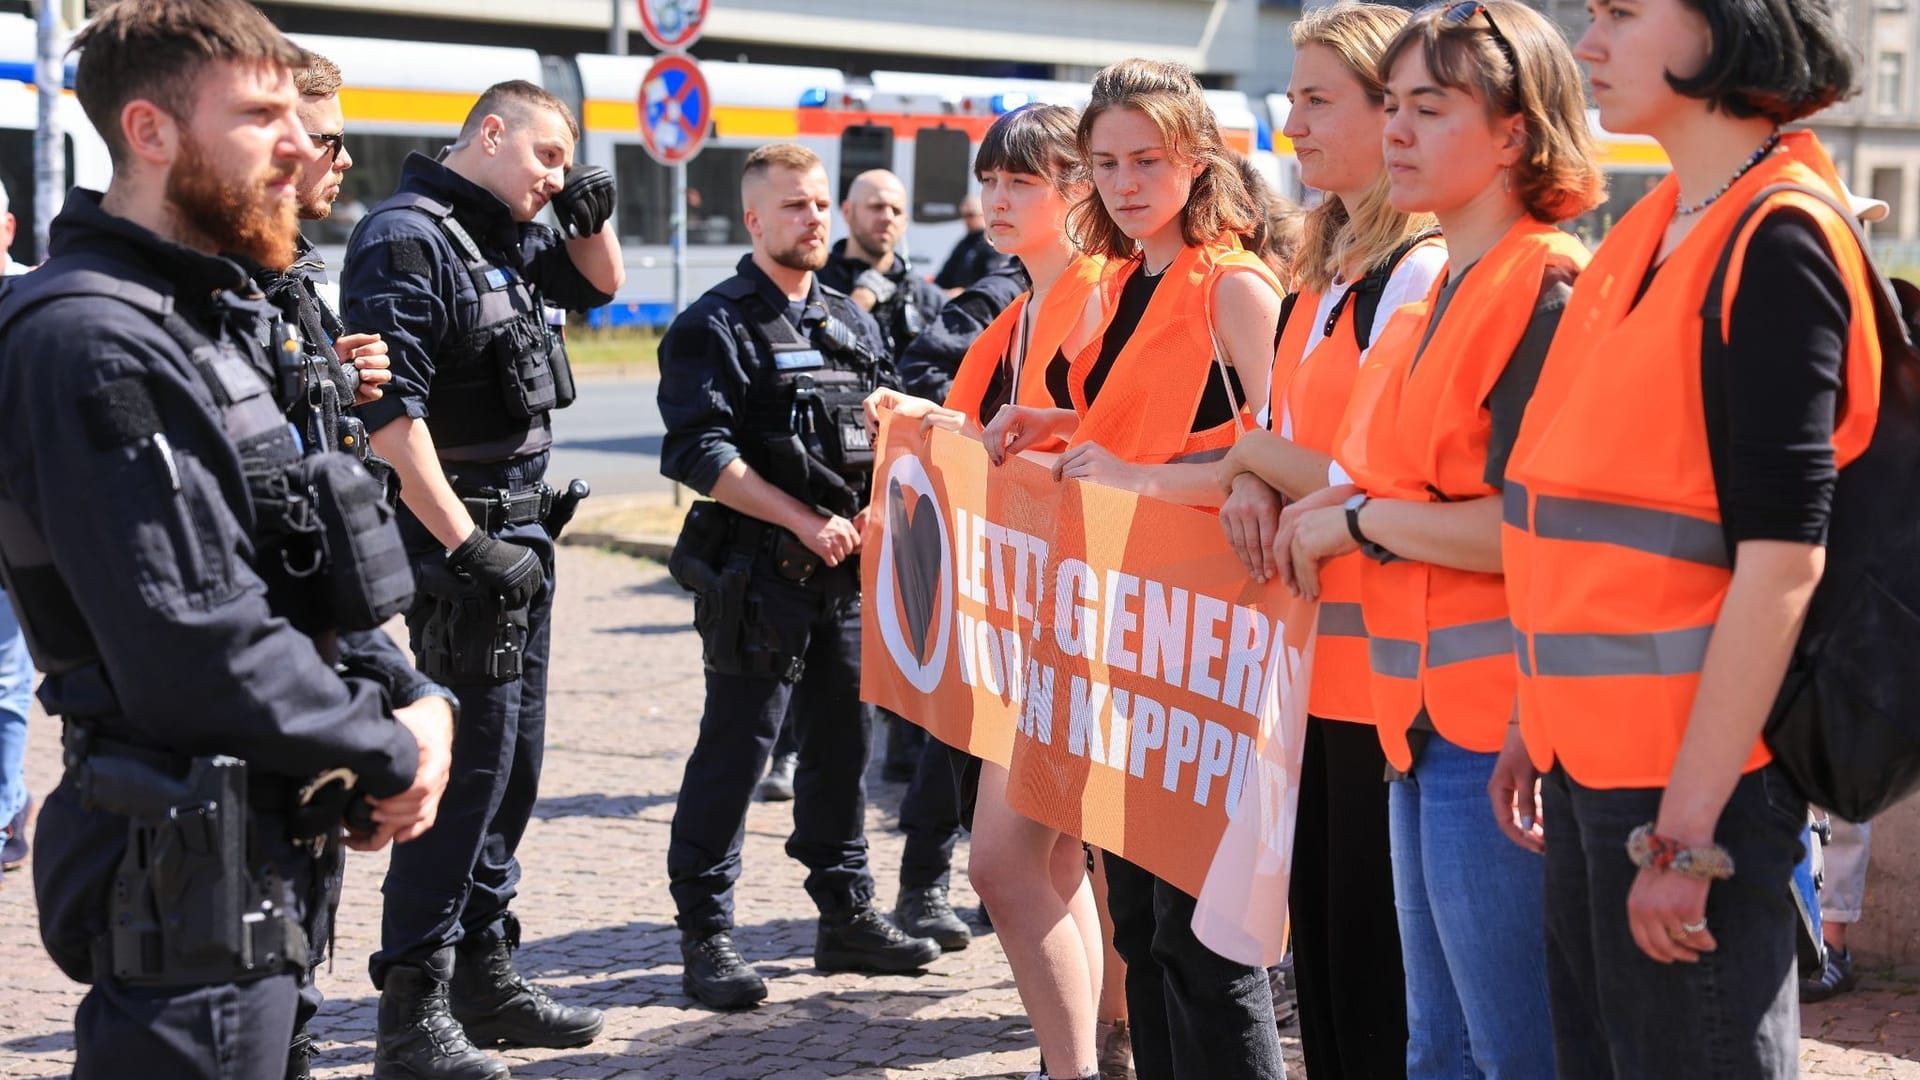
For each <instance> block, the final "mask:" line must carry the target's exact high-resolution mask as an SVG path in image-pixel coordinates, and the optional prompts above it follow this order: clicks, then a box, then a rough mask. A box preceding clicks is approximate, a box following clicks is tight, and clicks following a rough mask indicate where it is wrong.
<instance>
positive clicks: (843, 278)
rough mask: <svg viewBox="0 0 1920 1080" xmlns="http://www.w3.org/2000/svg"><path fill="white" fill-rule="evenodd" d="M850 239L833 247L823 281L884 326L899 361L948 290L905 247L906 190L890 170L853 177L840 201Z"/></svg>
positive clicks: (888, 347)
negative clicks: (917, 265) (917, 264)
mask: <svg viewBox="0 0 1920 1080" xmlns="http://www.w3.org/2000/svg"><path fill="white" fill-rule="evenodd" d="M840 216H841V217H843V218H845V219H846V221H847V236H848V239H846V240H841V241H839V242H837V243H835V244H834V245H833V251H832V253H831V254H830V255H829V256H828V258H827V265H825V266H823V267H821V268H820V284H822V285H825V286H826V287H827V288H829V289H834V290H837V291H839V292H843V293H846V294H847V295H848V296H849V297H851V298H852V299H853V302H854V303H856V304H858V305H860V306H861V307H862V308H864V309H865V310H866V311H868V312H870V313H871V314H872V315H873V321H874V322H876V323H879V324H880V337H881V340H882V341H884V342H885V343H886V355H887V359H888V360H892V361H896V362H897V361H898V360H899V359H900V355H901V354H902V353H904V352H906V350H907V346H909V345H911V344H913V339H914V338H916V337H919V336H920V333H921V331H923V330H925V329H926V328H927V327H928V326H929V325H931V324H932V323H933V320H934V319H935V318H936V317H938V316H939V314H940V307H941V305H943V304H945V303H946V302H947V294H946V293H945V292H944V291H942V290H941V288H940V287H939V286H938V285H935V284H934V283H932V282H931V281H928V280H927V279H926V278H925V277H923V276H921V275H920V274H918V273H916V272H915V271H914V267H913V260H911V259H909V258H907V256H906V253H905V252H903V251H901V250H900V241H901V240H902V239H903V238H904V237H905V236H906V234H907V189H906V187H905V185H903V184H901V183H900V178H899V177H897V176H895V175H893V174H892V173H891V172H888V171H887V170H885V169H869V170H867V171H866V172H863V173H861V174H860V175H859V176H856V177H854V178H853V183H852V184H851V185H849V186H848V188H847V197H846V200H845V201H844V202H842V203H841V204H840Z"/></svg>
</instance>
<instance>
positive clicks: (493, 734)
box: [371, 454, 555, 986]
mask: <svg viewBox="0 0 1920 1080" xmlns="http://www.w3.org/2000/svg"><path fill="white" fill-rule="evenodd" d="M546 464H547V455H545V454H538V455H535V456H533V457H530V458H527V459H525V460H524V461H517V462H511V463H506V464H501V465H491V466H483V465H462V466H460V483H461V486H462V488H463V489H464V488H465V486H466V485H468V484H486V485H493V486H500V487H513V488H518V487H523V486H526V485H529V484H534V483H538V482H539V480H540V477H541V474H542V473H544V472H545V471H546ZM400 522H401V535H402V536H403V537H404V538H405V539H406V541H407V549H408V551H409V552H412V553H416V557H418V553H420V552H422V551H423V550H424V551H429V552H430V551H432V550H436V549H437V548H438V545H437V542H436V541H434V540H433V539H432V538H431V537H430V536H426V535H425V529H424V528H423V527H422V526H421V525H420V524H419V522H418V521H417V520H415V519H414V517H413V515H411V514H408V513H405V512H403V513H401V515H400ZM493 535H494V536H495V537H497V538H499V539H502V540H509V541H512V542H513V543H516V544H524V545H526V546H527V547H529V548H531V549H532V550H533V552H534V553H535V554H536V555H538V556H539V557H540V562H541V564H542V565H543V567H544V568H545V569H546V573H547V587H546V588H545V589H543V590H542V591H541V593H540V595H539V596H536V597H534V600H533V605H532V608H531V609H530V610H529V611H528V613H527V644H526V651H525V654H524V656H523V657H522V662H521V675H520V678H519V679H516V680H514V681H513V682H510V683H506V684H505V685H502V686H485V685H464V686H452V687H451V689H452V690H453V691H454V693H456V694H457V695H459V697H460V722H459V723H458V724H457V725H456V726H455V729H454V735H453V775H452V778H451V779H449V780H448V781H447V791H446V794H445V795H443V796H442V797H441V799H440V816H439V818H438V819H437V820H436V821H435V822H434V825H433V828H431V829H429V830H428V831H427V832H426V834H425V835H423V836H421V837H420V838H419V839H417V840H414V841H412V842H410V843H406V844H396V845H394V847H393V857H392V861H391V862H389V863H388V865H387V879H386V883H385V884H384V885H382V886H381V891H382V892H383V893H384V894H385V895H386V908H385V912H384V914H383V916H382V919H381V926H380V951H379V952H377V953H375V954H374V955H373V960H372V964H371V968H372V974H373V983H374V985H375V986H381V985H383V984H384V983H385V981H386V973H387V970H388V969H389V968H391V967H392V966H393V965H395V964H411V965H413V966H416V967H421V968H424V969H426V970H427V971H428V972H429V973H431V974H432V975H433V976H434V977H435V978H438V979H447V978H450V977H451V975H452V972H451V970H450V969H448V968H447V967H446V958H447V957H449V956H451V955H452V954H451V952H449V951H447V950H448V949H449V948H450V947H451V946H453V945H455V944H458V943H459V942H460V941H462V940H463V939H466V938H472V939H474V940H475V942H476V943H479V942H486V941H491V940H494V939H497V938H499V937H500V936H501V935H503V934H504V929H503V926H504V923H505V920H506V915H507V907H508V905H509V904H510V903H511V902H512V900H513V897H514V892H515V890H516V889H517V888H518V886H519V884H520V861H519V859H517V858H516V857H515V855H514V853H515V852H516V851H517V850H518V849H519V847H520V838H521V836H522V835H524V834H525V832H526V828H527V821H528V820H529V819H530V818H532V816H533V804H534V802H535V801H536V800H537V799H538V798H539V795H540V765H541V760H542V757H543V755H544V753H545V751H546V740H547V661H548V654H549V653H550V652H551V650H552V645H553V632H552V631H553V627H552V622H553V592H554V585H555V578H554V560H553V541H552V539H551V538H549V537H548V536H547V534H546V530H545V529H543V528H541V527H540V526H539V525H537V524H536V525H510V526H507V527H506V528H504V529H501V530H499V531H497V532H495V533H494V534H493ZM423 537H424V539H423ZM429 610H430V609H429V607H427V606H425V605H423V604H422V603H421V602H420V601H419V600H416V602H415V606H414V610H413V611H412V612H410V613H409V614H408V616H407V627H408V629H409V630H410V631H412V633H413V634H414V653H415V655H418V654H419V652H420V642H419V634H420V631H421V627H422V625H423V622H424V619H425V618H426V614H427V612H428V611H429Z"/></svg>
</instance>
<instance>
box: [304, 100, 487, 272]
mask: <svg viewBox="0 0 1920 1080" xmlns="http://www.w3.org/2000/svg"><path fill="white" fill-rule="evenodd" d="M451 141H452V139H451V137H450V136H446V135H375V134H369V133H363V132H358V131H355V130H353V121H352V120H348V121H347V152H348V153H349V154H352V155H353V168H351V169H348V170H347V171H346V172H345V173H344V174H342V175H341V177H340V197H339V198H338V199H336V200H334V203H333V213H332V214H330V215H328V216H327V218H326V220H324V221H314V222H303V223H302V224H301V231H303V232H305V233H306V234H307V239H309V240H312V241H313V242H314V243H316V244H344V243H346V242H347V238H348V237H349V236H351V235H353V227H354V226H355V225H357V224H359V223H360V219H361V218H363V217H366V216H367V211H369V210H371V209H373V208H374V207H376V206H378V205H380V204H381V203H383V202H386V201H387V199H388V198H390V197H392V195H393V192H394V189H395V188H398V187H399V186H400V168H401V166H402V165H403V164H405V162H406V160H407V155H408V154H410V153H412V152H414V151H416V150H418V151H419V152H420V153H423V154H425V155H427V156H428V157H432V156H434V155H435V154H438V153H439V152H440V149H441V147H443V146H445V145H447V143H449V142H451Z"/></svg>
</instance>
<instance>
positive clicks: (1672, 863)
mask: <svg viewBox="0 0 1920 1080" xmlns="http://www.w3.org/2000/svg"><path fill="white" fill-rule="evenodd" d="M1627 858H1629V859H1632V860H1633V865H1635V866H1638V867H1642V868H1652V869H1654V870H1667V871H1671V872H1673V873H1676V874H1679V875H1680V876H1681V877H1690V878H1693V879H1695V880H1697V881H1725V880H1727V879H1728V878H1730V877H1732V876H1733V856H1732V855H1731V854H1729V853H1728V851H1727V849H1726V848H1723V847H1721V846H1720V845H1719V844H1703V845H1701V846H1698V847H1688V846H1687V845H1686V844H1684V843H1682V842H1680V841H1678V840H1675V839H1674V838H1672V837H1670V836H1661V835H1660V834H1659V833H1657V832H1654V831H1653V822H1651V821H1649V822H1647V823H1646V824H1645V825H1642V826H1640V827H1639V828H1637V829H1635V830H1633V832H1631V833H1629V834H1628V835H1627Z"/></svg>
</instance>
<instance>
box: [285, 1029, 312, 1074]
mask: <svg viewBox="0 0 1920 1080" xmlns="http://www.w3.org/2000/svg"><path fill="white" fill-rule="evenodd" d="M318 1055H319V1051H318V1050H316V1049H315V1048H314V1044H313V1036H312V1035H309V1034H307V1029H306V1025H304V1024H303V1025H301V1026H300V1028H299V1029H298V1030H297V1031H295V1032H294V1033H293V1044H292V1045H291V1046H289V1047H288V1048H287V1080H313V1059H314V1058H315V1057H316V1056H318Z"/></svg>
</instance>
